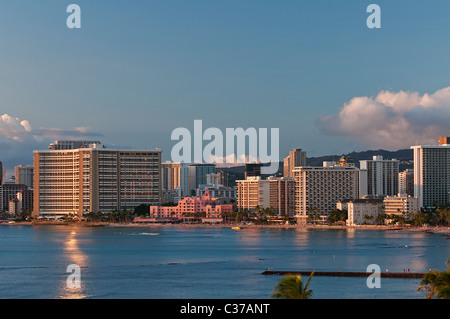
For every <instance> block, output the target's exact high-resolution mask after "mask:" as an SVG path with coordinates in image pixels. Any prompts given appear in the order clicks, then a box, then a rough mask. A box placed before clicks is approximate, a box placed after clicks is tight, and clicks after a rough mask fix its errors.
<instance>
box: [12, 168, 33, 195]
mask: <svg viewBox="0 0 450 319" xmlns="http://www.w3.org/2000/svg"><path fill="white" fill-rule="evenodd" d="M14 172H15V176H16V179H15V181H16V184H24V185H27V186H28V188H30V189H33V174H34V167H33V165H19V166H16V167H14Z"/></svg>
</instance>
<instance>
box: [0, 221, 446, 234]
mask: <svg viewBox="0 0 450 319" xmlns="http://www.w3.org/2000/svg"><path fill="white" fill-rule="evenodd" d="M0 226H80V227H129V228H151V227H184V228H233V227H240V229H237V230H254V229H264V228H266V229H300V230H308V229H316V230H337V229H345V230H384V231H396V230H400V231H421V232H425V233H432V234H441V235H443V236H447V237H450V227H443V226H433V227H405V226H385V225H360V226H344V225H336V226H334V225H305V226H298V225H255V224H250V225H246V224H161V223H154V224H152V223H148V224H144V223H99V222H53V221H48V222H15V223H0Z"/></svg>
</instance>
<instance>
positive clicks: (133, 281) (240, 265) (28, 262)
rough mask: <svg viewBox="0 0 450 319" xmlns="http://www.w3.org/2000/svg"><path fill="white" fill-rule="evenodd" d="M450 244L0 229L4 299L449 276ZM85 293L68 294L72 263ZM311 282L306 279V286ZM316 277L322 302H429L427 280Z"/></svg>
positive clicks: (297, 233) (246, 294)
mask: <svg viewBox="0 0 450 319" xmlns="http://www.w3.org/2000/svg"><path fill="white" fill-rule="evenodd" d="M449 257H450V240H448V238H447V237H444V236H441V235H439V234H430V233H424V232H419V231H404V230H390V231H386V230H357V229H301V228H298V229H295V228H284V229H273V228H258V229H243V230H233V229H231V227H229V228H228V227H183V226H173V227H172V226H148V227H117V226H114V227H110V226H105V227H86V226H63V225H61V226H55V225H52V226H49V225H41V226H27V225H24V226H21V225H11V226H0V287H1V289H0V298H1V299H42V298H43V299H55V298H56V299H59V298H92V299H270V298H271V293H272V292H273V289H274V287H275V285H276V284H277V283H278V281H279V280H280V279H281V278H282V277H281V276H279V275H270V276H265V275H262V274H261V273H262V272H263V271H264V270H266V269H270V270H286V271H295V270H306V271H309V270H316V271H339V270H341V271H358V272H364V271H366V270H367V267H368V266H369V265H371V264H376V265H379V266H380V269H381V270H382V271H386V270H387V271H389V272H403V271H405V270H406V271H408V270H409V271H410V272H427V271H428V270H429V269H437V270H444V269H446V265H445V262H446V260H447V258H449ZM73 264H75V265H77V266H79V271H80V272H79V274H80V283H81V287H80V288H69V287H68V286H67V278H68V277H69V276H70V275H72V273H71V272H70V271H68V268H67V267H68V266H69V265H73ZM306 279H307V278H305V280H306ZM366 280H367V278H364V277H359V278H358V277H319V276H316V277H313V278H312V280H311V283H310V287H309V288H310V289H311V290H312V291H313V298H314V299H419V298H420V299H421V298H423V297H424V296H425V292H418V291H417V287H418V286H419V285H420V279H397V278H381V282H380V288H369V287H368V286H367V283H366Z"/></svg>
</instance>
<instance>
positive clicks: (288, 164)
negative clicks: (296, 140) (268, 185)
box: [283, 148, 306, 177]
mask: <svg viewBox="0 0 450 319" xmlns="http://www.w3.org/2000/svg"><path fill="white" fill-rule="evenodd" d="M300 166H306V152H305V151H302V149H301V148H295V149H294V150H292V151H290V152H289V156H287V157H285V158H284V162H283V176H284V177H294V172H293V170H294V168H296V167H300Z"/></svg>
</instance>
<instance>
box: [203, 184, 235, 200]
mask: <svg viewBox="0 0 450 319" xmlns="http://www.w3.org/2000/svg"><path fill="white" fill-rule="evenodd" d="M206 192H209V193H210V195H211V198H230V199H236V198H237V192H236V188H234V187H225V186H222V185H219V184H215V185H211V184H206V185H199V187H198V188H197V190H196V196H197V197H202V196H203V195H204V194H206Z"/></svg>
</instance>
